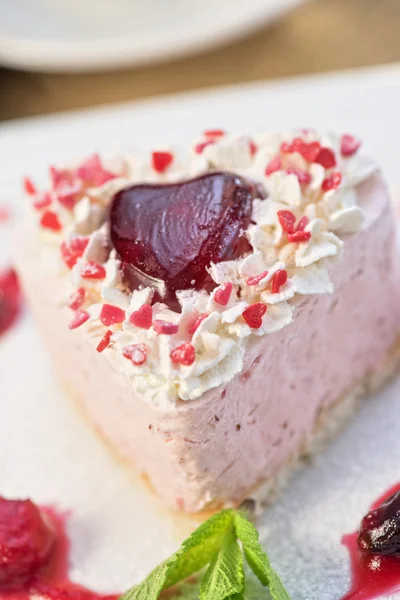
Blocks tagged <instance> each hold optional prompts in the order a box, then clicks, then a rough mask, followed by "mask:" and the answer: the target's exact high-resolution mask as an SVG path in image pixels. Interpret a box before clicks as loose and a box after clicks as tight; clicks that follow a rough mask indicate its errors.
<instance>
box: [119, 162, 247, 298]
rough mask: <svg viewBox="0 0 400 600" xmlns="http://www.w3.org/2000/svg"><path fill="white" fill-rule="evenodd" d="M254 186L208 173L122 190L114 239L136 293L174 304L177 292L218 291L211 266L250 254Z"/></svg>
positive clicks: (222, 173)
mask: <svg viewBox="0 0 400 600" xmlns="http://www.w3.org/2000/svg"><path fill="white" fill-rule="evenodd" d="M253 194H254V186H252V185H251V184H250V183H248V182H247V181H245V180H244V179H242V178H241V177H239V176H237V175H234V174H232V173H224V172H218V173H207V174H206V175H201V176H200V177H196V178H194V179H191V180H189V181H184V182H181V183H176V184H165V185H154V184H152V185H145V184H143V185H135V186H132V187H130V188H126V189H124V190H121V191H120V192H118V193H117V194H116V195H115V197H114V200H113V202H112V206H111V210H110V230H111V241H112V243H113V245H114V247H115V249H116V250H117V252H118V254H119V256H120V258H121V259H122V261H123V263H124V265H123V273H124V278H125V281H126V283H127V285H128V286H129V288H130V289H131V290H133V289H136V288H138V287H139V285H144V286H146V287H148V286H150V287H151V288H153V289H154V291H155V298H154V300H156V301H157V300H162V301H164V302H167V303H168V304H171V303H173V302H174V301H175V292H176V290H183V289H189V288H195V289H202V288H204V287H206V288H210V287H211V289H212V287H213V283H212V280H211V278H210V276H209V274H208V272H207V267H209V265H210V263H211V262H220V261H224V260H233V259H235V258H238V257H239V256H242V255H243V254H244V253H245V252H247V251H249V250H250V246H249V243H248V241H247V239H246V237H245V236H244V234H243V232H244V231H245V230H246V229H247V227H248V226H249V224H250V218H251V211H252V200H253Z"/></svg>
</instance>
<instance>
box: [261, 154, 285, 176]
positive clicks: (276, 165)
mask: <svg viewBox="0 0 400 600" xmlns="http://www.w3.org/2000/svg"><path fill="white" fill-rule="evenodd" d="M281 169H282V160H281V157H280V156H275V158H273V159H272V160H270V162H269V163H268V164H267V166H266V167H265V171H264V173H265V175H267V176H268V175H272V173H276V171H280V170H281Z"/></svg>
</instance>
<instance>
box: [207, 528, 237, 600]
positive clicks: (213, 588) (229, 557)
mask: <svg viewBox="0 0 400 600" xmlns="http://www.w3.org/2000/svg"><path fill="white" fill-rule="evenodd" d="M243 589H244V573H243V556H242V553H241V551H240V547H239V544H238V543H237V541H236V536H235V533H234V531H233V529H232V531H230V532H229V533H227V534H226V536H225V538H224V540H223V542H222V545H221V548H220V550H219V552H218V553H217V554H216V556H215V557H214V558H213V560H212V562H211V564H210V566H209V568H208V569H207V571H206V573H205V575H204V578H203V581H202V584H201V588H200V600H226V599H227V598H232V596H234V595H235V594H236V595H237V594H240V593H242V592H243ZM239 598H240V596H239Z"/></svg>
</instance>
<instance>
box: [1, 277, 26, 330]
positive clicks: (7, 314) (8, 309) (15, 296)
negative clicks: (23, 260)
mask: <svg viewBox="0 0 400 600" xmlns="http://www.w3.org/2000/svg"><path fill="white" fill-rule="evenodd" d="M21 305H22V299H21V291H20V287H19V284H18V278H17V274H16V273H15V271H14V269H11V268H10V269H7V270H6V271H4V272H2V273H0V336H1V335H2V334H3V333H5V332H6V331H8V330H9V329H10V328H11V327H12V326H13V325H14V324H15V323H16V321H17V319H18V317H19V315H20V313H21Z"/></svg>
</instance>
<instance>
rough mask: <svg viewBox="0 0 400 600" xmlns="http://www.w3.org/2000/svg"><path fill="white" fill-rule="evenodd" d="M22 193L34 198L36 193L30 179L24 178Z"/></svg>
mask: <svg viewBox="0 0 400 600" xmlns="http://www.w3.org/2000/svg"><path fill="white" fill-rule="evenodd" d="M23 186H24V191H25V193H26V194H28V196H35V195H36V193H37V191H36V187H35V184H34V183H33V181H32V179H30V178H29V177H25V178H24V180H23Z"/></svg>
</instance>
